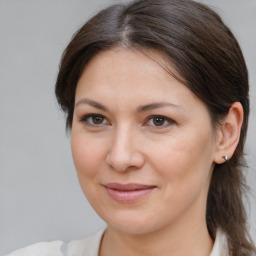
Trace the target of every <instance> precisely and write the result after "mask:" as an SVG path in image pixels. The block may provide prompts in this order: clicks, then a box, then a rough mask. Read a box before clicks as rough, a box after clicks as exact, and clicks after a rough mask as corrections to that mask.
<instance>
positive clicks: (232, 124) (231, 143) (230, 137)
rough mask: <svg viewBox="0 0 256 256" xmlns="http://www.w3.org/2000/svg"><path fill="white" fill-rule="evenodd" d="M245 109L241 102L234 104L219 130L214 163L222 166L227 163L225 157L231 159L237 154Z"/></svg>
mask: <svg viewBox="0 0 256 256" xmlns="http://www.w3.org/2000/svg"><path fill="white" fill-rule="evenodd" d="M243 116H244V112H243V107H242V105H241V103H240V102H234V103H233V104H232V105H231V107H230V109H229V112H228V114H227V115H226V116H225V117H224V119H223V120H222V121H221V125H220V127H218V128H217V139H216V151H215V156H214V159H213V161H214V162H215V163H217V164H222V163H224V162H225V161H226V159H225V158H224V157H225V156H227V157H228V159H230V158H231V157H232V155H233V154H234V152H235V149H236V147H237V144H238V142H239V138H240V132H241V126H242V123H243Z"/></svg>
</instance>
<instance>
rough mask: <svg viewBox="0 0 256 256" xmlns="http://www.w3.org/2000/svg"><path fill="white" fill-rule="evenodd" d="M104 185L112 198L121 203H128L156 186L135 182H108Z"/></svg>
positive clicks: (145, 194)
mask: <svg viewBox="0 0 256 256" xmlns="http://www.w3.org/2000/svg"><path fill="white" fill-rule="evenodd" d="M104 187H105V189H106V191H107V193H108V195H109V196H110V197H111V198H112V199H114V200H115V201H117V202H121V203H129V202H134V201H137V200H139V199H142V198H144V197H145V196H147V195H148V194H150V193H151V192H153V191H154V190H155V188H156V186H152V185H144V184H136V183H129V184H119V183H108V184H106V185H104Z"/></svg>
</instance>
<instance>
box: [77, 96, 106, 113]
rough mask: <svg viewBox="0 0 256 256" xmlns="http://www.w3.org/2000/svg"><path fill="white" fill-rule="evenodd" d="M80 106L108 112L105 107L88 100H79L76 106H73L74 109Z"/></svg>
mask: <svg viewBox="0 0 256 256" xmlns="http://www.w3.org/2000/svg"><path fill="white" fill-rule="evenodd" d="M81 104H88V105H90V106H92V107H95V108H98V109H100V110H103V111H108V108H107V107H105V106H104V105H102V104H100V103H99V102H96V101H94V100H89V99H85V98H84V99H81V100H79V101H78V102H77V103H76V104H75V107H77V106H79V105H81Z"/></svg>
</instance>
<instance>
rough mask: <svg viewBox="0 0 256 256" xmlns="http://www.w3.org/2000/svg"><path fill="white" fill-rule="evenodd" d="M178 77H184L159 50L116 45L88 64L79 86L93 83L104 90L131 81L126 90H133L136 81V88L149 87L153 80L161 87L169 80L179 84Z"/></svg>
mask: <svg viewBox="0 0 256 256" xmlns="http://www.w3.org/2000/svg"><path fill="white" fill-rule="evenodd" d="M176 80H177V81H176ZM178 80H179V81H180V80H182V79H180V76H179V75H178V72H176V70H175V69H174V68H173V67H172V66H171V64H170V63H168V62H167V61H166V59H165V58H164V57H163V56H162V55H161V54H160V53H158V52H157V51H155V50H150V49H147V50H145V49H143V50H136V49H130V48H114V49H111V50H107V51H103V52H100V53H98V54H97V55H96V56H94V57H93V58H92V59H91V60H90V61H89V62H88V63H87V65H86V66H85V67H84V70H83V72H82V75H81V77H80V79H79V81H78V88H79V86H81V85H85V84H86V85H87V87H88V88H89V87H90V86H91V85H93V86H94V87H97V86H98V85H100V87H101V89H104V86H108V87H109V88H110V87H113V86H114V85H118V86H117V87H118V88H121V85H122V84H123V83H126V85H128V84H129V86H128V87H127V89H128V88H130V89H132V87H133V86H132V85H134V84H136V86H138V87H136V88H135V89H139V87H141V86H142V85H144V87H146V85H148V86H147V89H149V84H151V83H156V84H157V85H158V86H160V85H164V84H167V83H166V82H168V83H169V84H170V83H178ZM181 85H182V86H184V84H182V83H181ZM88 88H87V89H88ZM118 88H116V89H118Z"/></svg>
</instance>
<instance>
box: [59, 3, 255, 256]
mask: <svg viewBox="0 0 256 256" xmlns="http://www.w3.org/2000/svg"><path fill="white" fill-rule="evenodd" d="M117 47H128V48H130V49H136V50H139V51H147V50H154V51H157V52H158V53H160V54H161V56H163V58H164V59H165V60H167V62H169V63H170V64H171V66H172V67H174V69H175V71H176V72H175V74H173V73H172V75H173V76H175V77H176V79H178V80H179V81H182V83H183V84H184V85H185V86H187V87H188V88H189V89H190V90H191V91H192V92H193V93H194V94H195V95H197V97H198V98H200V99H201V100H202V101H203V102H204V103H205V105H206V106H207V108H208V111H209V114H210V116H211V120H212V125H213V127H217V125H218V124H219V123H220V122H221V120H222V119H223V117H225V115H227V113H228V112H229V109H230V106H231V105H232V103H234V102H240V103H241V104H242V106H243V110H244V119H243V124H242V128H241V134H240V140H239V143H238V146H237V148H236V150H235V152H234V155H233V156H232V158H231V159H230V160H229V161H227V162H225V163H224V164H215V167H214V170H213V175H212V179H211V184H210V187H209V192H208V199H207V212H206V222H207V227H208V231H209V233H210V235H211V237H212V238H213V239H214V238H215V235H216V229H217V228H218V227H221V228H222V230H223V231H224V232H225V233H226V235H227V238H228V244H229V250H230V254H231V255H232V256H249V255H254V253H255V247H254V245H253V242H252V240H251V238H250V235H249V233H248V229H247V222H246V220H247V218H246V212H245V207H244V204H243V196H244V195H245V192H246V191H247V186H246V184H245V177H244V171H245V169H246V162H245V159H244V143H245V138H246V132H247V126H248V115H249V99H248V90H249V86H248V73H247V68H246V64H245V61H244V57H243V54H242V52H241V49H240V47H239V44H238V42H237V40H236V38H235V37H234V35H233V34H232V32H231V31H230V29H229V28H228V27H227V26H226V25H225V24H224V23H223V21H222V19H221V18H220V16H219V15H218V14H217V13H216V12H214V11H213V10H212V9H210V8H209V7H207V6H206V5H204V4H201V3H198V2H194V1H192V0H137V1H132V2H126V3H120V4H115V5H112V6H110V7H107V8H106V9H104V10H102V11H100V12H99V13H98V14H96V15H95V16H94V17H92V18H91V19H90V20H89V21H88V22H86V23H85V25H83V26H82V27H81V28H80V29H79V30H78V31H77V32H76V33H75V35H74V36H73V38H72V40H71V42H70V43H69V45H68V46H67V48H66V49H65V51H64V53H63V56H62V59H61V63H60V69H59V73H58V77H57V81H56V87H55V92H56V97H57V100H58V102H59V104H60V106H61V108H62V109H63V110H64V112H66V114H67V119H66V125H67V128H68V129H70V128H71V129H72V119H73V111H74V100H75V91H76V85H77V82H78V80H79V78H80V75H81V73H82V71H83V69H84V67H85V66H86V64H87V63H88V62H89V60H90V59H92V58H93V57H94V56H95V55H96V54H98V53H100V52H102V51H106V50H109V49H113V48H117ZM154 56H155V55H154ZM153 58H154V57H153ZM156 61H157V60H156ZM165 68H166V69H168V67H165ZM170 72H171V71H170Z"/></svg>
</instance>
